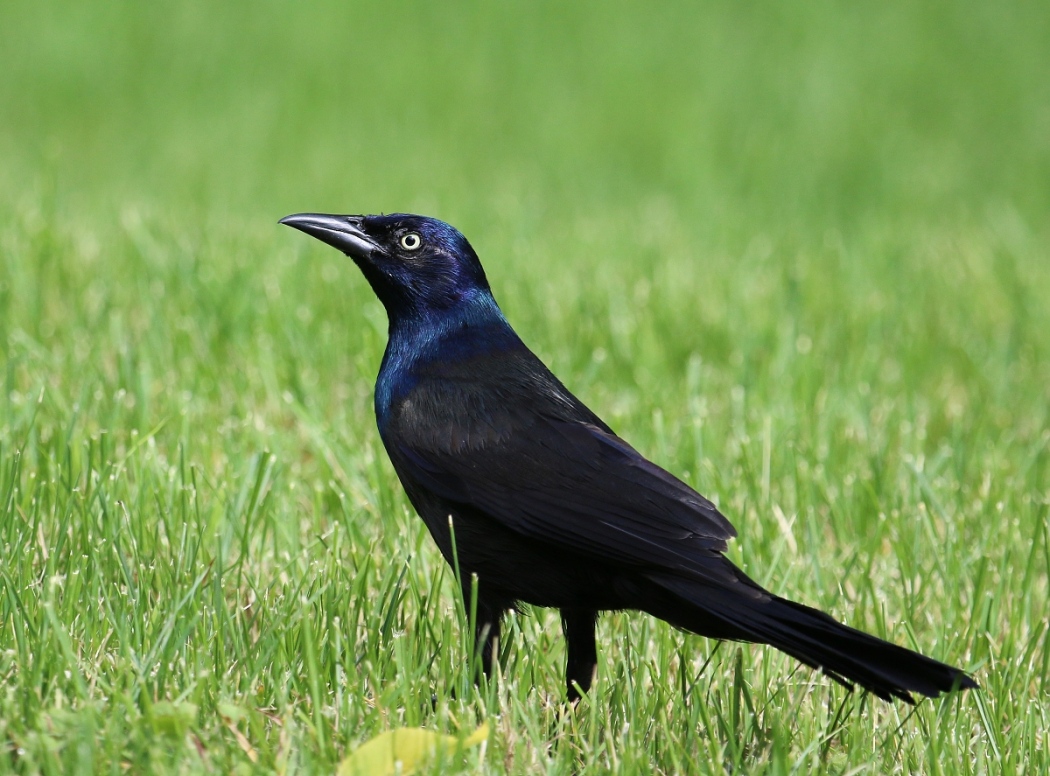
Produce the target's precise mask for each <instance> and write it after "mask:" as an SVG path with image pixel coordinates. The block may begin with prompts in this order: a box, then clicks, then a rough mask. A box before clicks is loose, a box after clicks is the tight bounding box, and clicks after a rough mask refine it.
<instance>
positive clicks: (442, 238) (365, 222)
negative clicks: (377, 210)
mask: <svg viewBox="0 0 1050 776" xmlns="http://www.w3.org/2000/svg"><path fill="white" fill-rule="evenodd" d="M281 223H282V224H286V225H287V226H292V227H295V228H296V229H298V230H300V231H302V232H306V233H307V234H308V235H310V236H311V237H316V238H317V239H318V240H320V241H321V242H324V243H327V244H328V245H331V246H332V247H333V248H338V249H339V250H341V251H342V252H343V253H345V254H346V255H347V256H349V257H350V258H352V259H353V260H354V262H355V263H356V264H357V266H358V267H360V268H361V271H362V272H363V273H364V275H365V277H366V278H367V279H368V282H369V283H370V284H371V286H372V289H373V290H374V291H375V292H376V296H378V297H379V299H380V301H381V302H382V303H383V305H384V306H385V307H386V309H387V314H388V315H389V316H390V318H391V320H392V321H393V320H394V319H396V318H399V317H402V316H406V315H412V314H413V313H424V314H426V313H428V312H439V311H442V310H447V309H449V308H452V307H455V306H456V305H458V304H460V303H461V302H463V301H466V300H468V299H470V298H472V297H474V296H476V295H477V294H479V293H481V294H484V295H486V296H489V297H490V296H491V292H490V291H489V284H488V280H487V279H486V278H485V271H484V270H483V269H482V268H481V262H480V261H478V256H477V254H476V253H474V249H473V248H471V247H470V243H469V242H467V238H466V237H464V236H463V235H462V234H460V233H459V231H458V230H457V229H455V228H454V227H452V226H449V225H448V224H446V223H445V222H444V221H438V220H437V219H436V218H427V217H426V216H414V215H410V214H407V213H394V214H392V215H388V216H336V215H324V214H320V213H299V214H297V215H294V216H287V217H285V218H282V219H281Z"/></svg>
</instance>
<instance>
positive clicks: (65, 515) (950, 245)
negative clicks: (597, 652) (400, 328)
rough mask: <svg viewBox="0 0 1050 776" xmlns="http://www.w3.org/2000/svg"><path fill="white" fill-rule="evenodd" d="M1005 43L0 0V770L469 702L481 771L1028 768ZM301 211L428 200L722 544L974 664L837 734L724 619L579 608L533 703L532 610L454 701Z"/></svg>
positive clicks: (724, 8) (472, 10) (1032, 539)
mask: <svg viewBox="0 0 1050 776" xmlns="http://www.w3.org/2000/svg"><path fill="white" fill-rule="evenodd" d="M1048 74H1050V6H1047V4H1045V3H1016V4H1002V3H999V4H996V3H982V2H958V3H947V2H929V3H908V2H887V3H854V4H844V3H843V4H834V3H798V4H782V3H765V2H763V3H735V2H711V3H700V4H696V3H685V2H675V3H660V4H654V3H641V2H638V3H631V2H618V3H609V2H604V3H597V2H578V3H557V2H535V3H507V2H498V3H470V2H452V3H422V2H406V3H378V2H377V3H357V2H338V3H337V2H310V3H286V2H276V1H275V0H263V1H261V2H252V3H249V2H240V1H237V2H225V3H204V2H191V1H190V0H180V1H177V2H169V3H132V2H112V3H72V2H50V3H31V2H25V1H24V0H6V1H5V2H4V3H3V5H2V6H0V369H2V374H3V380H4V385H3V392H2V395H0V501H2V504H3V512H2V514H0V551H2V553H3V558H2V561H0V680H2V682H3V685H2V686H3V692H4V695H3V697H0V773H5V772H8V771H16V772H34V771H36V770H44V771H52V772H73V771H74V770H75V769H77V768H79V769H80V770H81V772H93V771H96V770H115V769H116V770H119V769H124V768H128V767H131V768H132V769H135V770H154V771H159V770H163V769H164V768H168V767H170V768H172V769H174V770H181V772H195V771H197V770H202V771H208V770H215V771H222V772H227V771H230V770H233V769H235V768H244V769H249V770H262V771H265V772H290V771H295V770H297V769H298V770H312V769H319V770H331V769H332V768H334V766H335V764H336V763H337V762H338V761H339V759H340V758H341V757H342V756H343V755H344V754H345V753H346V752H347V751H349V750H350V749H352V748H353V747H354V746H356V745H357V744H358V743H360V742H361V741H362V740H365V739H366V738H368V737H369V736H371V735H373V734H375V733H377V732H379V731H381V730H385V729H387V728H389V727H391V726H394V725H396V724H410V725H423V726H425V727H428V728H432V729H440V730H442V731H444V732H448V731H449V730H453V729H455V727H456V726H457V725H458V724H459V723H460V722H462V724H463V726H464V728H465V729H470V728H472V727H473V724H474V721H475V720H473V719H472V716H474V715H477V716H480V717H485V718H491V717H492V716H493V715H501V716H500V719H501V720H502V722H501V723H500V725H499V726H497V731H496V732H495V733H494V736H493V739H492V741H491V742H490V750H489V754H488V757H487V759H485V758H484V757H482V756H480V755H475V759H474V760H471V761H469V762H467V764H466V766H464V767H469V768H472V769H475V768H476V769H480V770H488V771H492V772H504V771H506V772H521V773H534V772H538V771H547V772H559V773H560V772H577V771H578V770H584V771H587V769H593V770H594V771H595V772H604V771H608V770H622V771H624V772H631V770H632V768H642V769H645V770H647V772H652V771H657V772H659V771H663V772H676V771H678V772H680V771H681V770H682V769H683V767H685V765H684V764H695V765H696V767H697V768H698V769H699V770H712V771H717V772H723V771H724V768H725V767H730V768H732V769H735V770H740V769H743V770H748V771H749V772H764V771H767V770H768V771H769V772H782V771H783V770H784V769H786V768H790V767H792V766H793V765H796V766H798V767H800V768H801V769H804V770H809V769H812V770H814V771H817V772H827V771H828V770H835V769H836V768H838V769H842V770H848V769H849V768H860V769H863V768H869V769H873V770H877V771H888V770H905V771H908V772H920V771H923V770H927V769H933V768H935V767H937V765H938V763H942V762H948V763H954V766H953V767H954V769H955V770H959V771H962V772H967V771H974V772H989V771H992V772H1010V771H1013V770H1019V771H1027V772H1040V771H1041V770H1044V769H1045V767H1046V741H1045V730H1046V729H1047V728H1048V727H1050V712H1048V709H1047V683H1046V682H1047V680H1046V673H1047V664H1048V660H1050V657H1048V654H1050V653H1048V651H1047V647H1046V641H1045V634H1046V633H1047V608H1046V597H1047V573H1048V568H1050V560H1048V559H1050V552H1048V551H1047V536H1046V524H1047V505H1048V503H1050V490H1048V489H1050V460H1048V458H1050V455H1048V452H1047V450H1048V444H1050V432H1048V418H1047V407H1048V405H1050V251H1048V246H1050V218H1048V214H1050V77H1048ZM307 210H309V211H321V212H345V213H359V212H365V213H368V212H380V211H385V212H394V211H410V212H420V213H424V214H427V215H433V216H437V217H440V218H443V219H445V220H447V221H449V222H451V223H453V224H454V225H456V226H457V227H459V228H460V229H461V230H462V231H463V232H464V233H465V234H466V235H467V236H468V237H469V238H470V240H471V242H472V243H473V245H474V246H475V248H476V249H477V250H478V252H479V254H480V255H481V258H482V260H483V262H484V263H485V266H486V269H487V271H488V275H489V278H490V280H491V282H492V285H493V288H494V291H495V293H496V296H497V299H498V300H499V301H500V303H501V305H502V307H503V308H504V310H505V311H506V312H507V314H508V317H509V318H510V319H511V321H512V322H513V323H514V325H515V326H516V327H517V328H518V330H519V332H520V333H522V335H523V337H524V338H525V340H526V341H527V342H528V343H530V345H532V346H533V347H534V349H535V350H536V351H537V352H538V353H539V354H540V355H541V357H543V358H544V360H545V361H547V363H549V364H550V365H551V366H552V368H554V370H555V371H556V372H557V373H558V374H559V375H560V376H561V377H562V378H563V380H564V381H565V382H566V383H567V384H568V385H569V386H570V388H572V389H573V390H575V391H576V392H578V393H579V394H580V395H581V397H582V398H584V400H585V401H587V402H588V404H590V405H591V406H592V407H593V408H594V409H595V410H596V411H598V412H599V414H601V415H603V416H604V417H606V418H607V419H608V420H609V421H610V422H611V423H612V424H613V425H614V427H615V428H616V429H617V430H618V431H619V432H620V433H621V434H622V435H623V436H625V437H626V438H627V439H628V440H630V441H631V442H632V443H633V444H635V445H636V446H637V447H639V449H641V450H643V451H644V452H645V453H647V454H649V455H651V456H652V457H654V458H655V460H657V461H658V462H659V463H661V464H663V465H665V466H667V467H668V468H670V469H671V470H672V471H674V472H675V473H676V474H679V475H680V476H682V477H683V478H685V479H686V480H687V481H689V482H691V483H692V484H694V485H696V486H697V487H698V488H699V489H701V490H702V491H703V492H704V493H706V494H708V495H711V496H712V497H714V498H715V499H716V500H718V501H719V503H720V505H721V506H722V507H723V511H726V513H727V514H729V516H730V517H731V519H732V520H733V521H734V523H735V524H736V525H737V526H738V528H740V529H741V535H742V537H744V538H743V540H742V541H740V542H738V543H737V545H736V546H734V548H733V550H732V552H733V557H734V558H735V559H736V560H737V561H738V562H741V563H742V564H744V566H745V568H746V569H747V570H748V572H749V573H751V574H752V575H753V576H756V577H757V578H758V579H759V581H762V582H764V583H766V584H769V585H771V586H773V588H774V589H775V590H776V591H777V592H781V593H785V594H790V595H791V596H792V597H797V598H800V599H802V600H805V601H807V602H809V603H812V604H814V605H820V606H822V607H824V608H827V609H830V610H832V611H833V612H834V613H835V614H836V615H837V616H839V617H840V618H841V619H846V620H849V621H850V622H851V623H853V624H855V625H857V626H858V627H864V628H866V629H869V630H873V631H876V632H879V633H880V634H882V635H884V636H887V637H889V638H893V639H894V640H897V641H900V642H901V643H908V644H910V645H911V646H914V647H916V648H922V649H923V650H924V651H927V652H929V653H931V654H934V655H935V656H937V657H938V658H941V659H944V660H948V661H949V662H953V663H956V664H960V665H963V666H965V667H967V668H968V669H971V670H977V671H978V679H979V681H980V682H981V683H982V685H983V686H984V687H985V691H984V694H970V695H967V696H965V700H960V701H949V702H945V704H944V705H938V706H933V707H932V708H928V707H924V708H923V709H921V710H920V714H919V715H918V717H917V718H916V719H913V720H910V721H909V722H908V723H906V724H905V725H904V726H902V727H899V728H898V725H899V723H900V720H899V719H897V718H896V716H895V715H896V714H897V712H896V711H885V710H883V711H879V712H878V713H874V712H872V713H870V714H869V711H868V710H867V709H865V711H864V713H863V714H862V713H860V712H858V713H856V714H855V715H854V716H852V717H849V718H848V719H849V721H848V722H847V723H846V724H845V726H842V727H839V726H837V723H836V721H835V719H834V716H833V715H829V714H823V713H822V710H821V702H820V700H819V699H818V698H812V699H810V698H806V697H805V695H806V692H807V691H809V692H813V693H816V692H829V693H832V699H833V700H834V699H837V698H839V697H840V696H839V695H835V694H834V693H836V692H837V691H836V690H830V691H829V690H825V689H823V688H824V687H825V685H827V684H828V683H827V682H823V683H822V682H821V680H819V679H817V680H815V682H816V686H817V687H818V688H820V689H819V690H814V689H813V688H812V687H810V686H809V685H807V684H805V682H803V683H802V686H801V687H799V685H798V682H799V681H801V680H799V679H798V678H797V676H796V675H795V674H791V673H790V672H791V670H792V667H793V666H792V664H791V663H790V661H784V660H783V659H781V658H780V657H778V656H776V655H773V654H771V651H761V650H757V649H755V650H749V649H743V650H740V651H739V652H738V651H733V650H735V649H736V648H729V647H724V648H723V651H722V652H720V653H718V654H719V656H720V657H719V658H718V659H716V660H715V661H714V662H713V664H712V665H713V667H712V668H711V669H709V672H708V673H707V674H705V675H704V676H703V677H702V678H701V679H700V684H701V685H702V686H703V687H704V688H706V689H705V690H704V692H706V693H708V694H707V695H706V696H704V698H695V699H693V700H692V701H690V702H689V703H683V701H682V698H681V697H679V696H677V695H675V692H676V688H679V685H680V683H681V682H685V679H683V678H681V677H684V676H685V675H686V674H688V673H689V672H688V671H687V670H686V667H687V666H688V665H689V663H688V661H689V660H690V659H692V658H693V657H697V658H698V659H699V660H700V662H701V663H702V662H703V659H704V658H705V657H706V654H707V653H709V652H710V649H711V645H709V644H708V643H707V642H705V641H704V640H702V639H688V640H685V641H684V643H685V644H686V645H687V647H686V648H683V649H685V651H684V652H678V651H677V650H678V646H677V645H679V644H681V643H683V640H684V639H685V637H683V636H682V635H681V634H677V633H674V632H672V631H670V630H668V629H666V628H663V626H659V625H654V624H652V623H651V622H649V621H648V620H647V619H646V618H639V617H634V618H631V617H627V616H623V617H621V616H611V617H609V618H606V619H605V620H603V625H602V628H603V631H602V636H601V638H602V639H603V641H604V643H606V645H607V647H608V648H607V650H606V651H605V652H604V653H603V654H604V657H603V659H604V660H605V662H604V663H603V665H602V667H601V668H600V672H599V678H601V676H603V675H604V676H606V677H607V678H609V679H610V681H606V682H605V683H602V682H601V681H599V684H598V685H597V688H598V689H597V690H596V692H597V693H598V696H597V698H596V701H595V705H594V707H593V709H594V711H593V714H592V713H591V712H590V711H589V712H588V715H589V716H583V715H581V716H580V717H579V718H578V719H577V720H575V721H566V717H565V716H559V715H558V714H557V713H556V712H554V711H552V708H554V702H555V700H556V698H557V692H558V688H560V682H561V678H560V675H561V661H562V659H563V653H562V652H561V651H560V650H561V648H562V647H561V642H560V638H559V637H558V633H557V625H556V622H555V621H554V620H552V619H550V617H549V616H548V615H543V614H541V613H536V615H535V617H532V618H521V619H520V622H518V621H515V623H514V625H513V627H512V629H511V633H512V634H516V636H515V639H514V640H513V641H512V642H511V644H510V645H509V649H508V652H509V654H508V656H507V659H508V660H509V661H510V663H509V664H508V667H507V671H506V684H504V685H501V687H500V689H499V690H498V692H497V691H496V690H491V691H490V690H486V691H485V692H484V693H481V694H480V695H478V696H471V695H470V691H469V689H468V688H469V686H470V682H469V677H466V676H465V675H466V670H465V667H464V665H463V661H462V659H461V657H462V644H461V641H460V640H459V637H458V635H457V634H458V630H456V628H457V627H458V626H457V625H455V623H456V620H455V614H454V611H453V609H452V607H453V602H454V598H453V596H452V594H451V589H452V586H451V584H450V583H449V580H448V579H447V577H443V576H441V575H442V574H443V572H442V564H441V561H440V558H438V557H437V553H436V552H435V551H434V550H433V548H432V547H431V546H430V544H429V539H428V537H426V535H425V533H424V531H423V528H422V525H421V523H420V522H419V521H418V519H416V518H415V517H414V516H413V515H411V513H410V512H409V510H408V508H407V504H406V502H405V500H404V497H403V495H402V494H401V491H400V488H399V486H398V485H397V482H396V480H395V478H394V476H393V473H392V471H391V470H390V469H389V467H388V465H387V464H386V461H385V457H384V454H383V452H382V450H381V447H380V445H379V443H378V440H377V438H376V433H375V431H374V420H373V417H372V414H371V412H372V411H371V386H372V380H373V378H374V375H375V371H376V369H377V367H378V361H379V358H380V356H381V353H382V348H383V345H384V342H385V319H384V315H383V311H382V308H381V307H380V306H379V304H378V302H377V301H376V300H375V299H374V298H373V297H372V295H371V292H370V291H369V290H368V288H367V286H366V284H365V283H364V282H363V280H362V279H361V278H360V277H359V276H358V273H357V271H356V270H355V269H354V268H353V267H352V266H351V265H350V264H349V263H348V262H347V261H346V260H345V259H343V257H341V256H339V255H338V254H336V253H335V252H334V251H331V250H330V249H326V248H324V247H323V246H321V245H320V244H318V243H316V242H315V241H311V240H308V239H307V238H305V237H304V236H303V235H300V234H297V233H293V232H292V231H291V230H288V229H283V228H281V227H278V226H277V224H276V221H277V219H278V218H280V217H281V216H284V215H286V214H289V213H293V212H299V211H307ZM842 569H845V571H844V572H843V571H841V570H842ZM840 572H841V573H840ZM402 575H403V576H402ZM435 591H436V592H435ZM449 623H452V624H451V625H450V624H449ZM442 629H444V630H442ZM518 630H520V631H521V632H520V633H519V632H518ZM404 633H409V634H411V639H408V640H400V641H399V640H398V637H397V634H404ZM622 644H634V645H636V651H632V650H631V649H627V648H624V647H622V646H617V645H622ZM686 655H689V657H687V656H686ZM741 655H742V657H740V656H741ZM740 661H742V662H740ZM734 665H735V668H734ZM694 669H695V670H699V665H694ZM624 676H637V677H638V680H637V684H633V683H630V682H626V683H625V682H624V681H623V677H624ZM616 677H618V678H619V679H618V680H617V679H615V678H616ZM791 677H795V679H794V680H793V679H792V678H791ZM793 681H794V684H793V683H792V682H793ZM453 686H458V687H460V692H461V694H460V695H459V699H458V700H456V699H455V698H451V697H449V695H448V693H449V691H450V690H451V688H452V687H453ZM534 686H535V687H537V688H539V689H537V690H534V689H533V687H534ZM682 686H684V684H683V685H682ZM421 687H422V688H424V689H423V690H421V689H420V688H421ZM624 688H627V689H624ZM749 688H750V689H749ZM785 688H786V689H785ZM431 689H433V691H435V692H437V693H439V694H440V698H439V702H437V703H436V705H435V707H434V708H433V709H429V708H425V707H424V706H425V704H424V706H421V705H420V704H419V703H418V699H419V697H422V696H426V695H428V693H429V692H430V691H431ZM494 692H496V694H495V695H494V694H493V693H494ZM698 692H699V690H698ZM750 692H753V693H755V695H756V698H755V701H754V703H753V704H749V703H745V702H744V701H743V700H741V699H742V698H744V697H745V695H747V693H750ZM500 693H502V694H500ZM734 693H735V694H734ZM421 694H422V695H421ZM747 697H748V698H750V696H749V695H747ZM820 697H822V696H820ZM712 698H713V699H714V700H712ZM547 701H549V702H547ZM723 701H724V702H723ZM836 702H837V701H836ZM734 703H735V704H736V705H733V704H734ZM158 704H159V705H158ZM472 704H473V705H472ZM706 705H710V708H712V709H713V710H712V711H711V712H710V713H711V715H712V716H711V717H710V718H708V717H707V716H705V715H706V714H707V712H706V711H703V709H704V708H706ZM741 709H745V711H744V712H741ZM880 709H881V707H880ZM900 714H901V716H902V717H903V715H904V712H900ZM464 720H468V721H464ZM654 721H655V722H654ZM576 725H579V729H577V728H576V727H575V726H576ZM654 725H655V726H656V727H657V728H659V729H660V730H661V731H673V730H678V728H676V727H675V726H676V725H678V726H680V730H679V733H673V732H666V734H664V733H661V734H659V735H658V734H657V733H655V732H653V730H652V727H653V726H654ZM552 730H553V731H554V732H552ZM895 730H903V731H905V732H903V733H898V734H897V735H898V736H899V737H895V736H894V735H893V734H888V731H895ZM173 731H174V732H173ZM234 731H236V732H234ZM522 731H525V732H522ZM611 731H618V732H616V733H615V734H614V733H612V732H611ZM697 731H700V733H701V735H700V740H701V742H702V743H698V742H697V740H696V736H695V734H696V733H697ZM1040 731H1042V732H1040ZM606 732H608V733H609V735H608V736H606ZM561 737H564V738H566V739H567V740H569V741H570V742H572V743H571V745H570V744H566V745H565V746H563V747H561V748H558V749H550V750H546V749H545V748H544V747H545V746H546V745H547V744H548V743H549V741H550V740H555V739H558V738H561ZM249 742H250V743H249ZM829 742H832V743H830V744H829ZM246 746H247V748H246ZM617 747H619V748H617ZM249 750H251V751H252V752H253V753H254V754H253V755H249ZM173 753H174V755H176V756H175V757H174V759H171V758H172V755H173ZM479 758H480V759H479ZM949 770H951V769H949Z"/></svg>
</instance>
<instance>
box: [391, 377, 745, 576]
mask: <svg viewBox="0 0 1050 776" xmlns="http://www.w3.org/2000/svg"><path fill="white" fill-rule="evenodd" d="M547 374H548V375H549V373H547ZM550 381H553V382H549V381H541V382H543V383H545V384H544V385H541V386H537V385H514V384H513V383H512V384H510V385H507V384H502V385H500V386H499V387H495V386H492V385H491V384H490V387H488V388H486V387H485V386H484V385H481V386H479V385H477V384H468V385H464V384H463V383H462V382H460V381H451V382H446V381H443V380H427V381H423V382H421V383H420V384H418V385H417V387H416V388H415V389H414V390H412V391H410V392H409V393H408V394H407V395H406V396H405V397H404V399H403V400H402V401H401V402H399V403H398V406H397V408H396V411H395V412H394V413H393V414H392V417H391V419H390V422H389V424H388V425H387V428H386V433H384V434H383V437H384V442H385V443H386V445H387V448H388V450H389V452H390V455H391V458H392V460H393V461H394V463H395V466H396V467H397V468H398V470H399V472H400V473H401V474H402V475H403V476H408V477H409V478H411V479H412V480H413V481H414V483H415V484H417V485H418V486H421V487H423V488H426V489H427V490H429V491H430V492H432V493H434V494H436V495H438V496H440V497H442V498H444V499H447V500H448V501H451V502H457V503H462V504H468V505H470V506H473V507H475V508H477V509H479V510H481V511H483V512H484V513H485V514H487V515H489V516H490V517H492V518H493V519H495V520H498V521H499V522H500V523H501V524H503V525H504V526H506V527H507V528H510V529H512V530H514V531H516V532H518V533H520V534H522V535H523V536H527V537H529V538H531V539H533V540H537V541H541V542H546V543H550V544H552V545H558V546H562V547H564V546H572V547H573V549H574V550H577V551H579V552H580V553H582V554H584V555H587V556H590V557H592V558H595V559H598V560H603V561H614V562H618V563H624V564H629V565H636V566H645V567H649V568H653V569H666V570H671V569H678V570H681V571H689V570H693V571H702V569H703V568H706V565H707V564H705V563H704V560H708V559H710V558H711V557H712V555H715V554H720V553H721V552H723V551H725V549H726V542H727V540H728V539H730V538H732V537H734V536H735V535H736V530H735V529H734V528H733V526H732V524H731V523H730V522H729V521H728V520H727V519H726V518H725V517H723V516H722V514H720V513H719V511H718V510H717V509H716V508H715V506H714V504H712V503H711V502H710V501H708V500H707V499H706V498H704V497H703V496H701V495H700V494H699V493H697V492H696V491H694V490H693V489H692V488H690V487H689V486H688V485H686V484H685V483H683V482H682V481H681V480H679V479H677V478H676V477H674V476H673V475H671V474H670V473H668V472H666V471H664V470H663V469H661V468H660V467H659V466H657V465H655V464H653V463H651V462H650V461H648V460H646V459H645V458H644V457H643V456H642V455H641V454H640V453H638V451H636V450H635V449H634V448H632V447H631V446H630V445H628V444H627V443H626V442H624V441H623V440H622V439H620V438H619V437H617V436H616V435H615V434H614V433H612V431H611V430H610V429H609V428H608V427H607V426H605V424H604V423H602V422H601V421H600V420H599V419H598V418H597V417H596V416H594V415H593V414H592V413H591V412H590V411H589V410H587V408H586V407H584V406H583V405H582V404H580V403H579V401H578V400H577V399H575V397H573V396H572V395H571V394H569V393H568V391H565V390H564V388H562V387H561V384H560V383H558V382H557V381H556V380H555V379H554V378H553V376H551V377H550Z"/></svg>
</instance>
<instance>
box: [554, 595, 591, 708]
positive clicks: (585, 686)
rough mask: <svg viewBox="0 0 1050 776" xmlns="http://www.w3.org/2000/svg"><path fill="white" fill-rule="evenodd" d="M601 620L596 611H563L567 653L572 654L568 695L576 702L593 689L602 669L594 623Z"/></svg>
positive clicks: (562, 620) (567, 669)
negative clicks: (597, 673)
mask: <svg viewBox="0 0 1050 776" xmlns="http://www.w3.org/2000/svg"><path fill="white" fill-rule="evenodd" d="M597 618H598V612H596V611H594V610H593V609H562V610H561V630H562V633H564V634H565V644H566V650H567V652H568V653H569V659H568V661H567V665H566V666H565V682H566V684H567V686H568V690H567V692H566V694H567V696H568V698H569V701H570V702H572V703H575V702H576V701H578V700H579V699H580V693H581V692H587V691H588V690H589V689H591V680H593V679H594V672H595V669H597V668H598V648H597V646H595V643H594V623H595V620H597ZM577 685H579V689H578V690H577V689H576V686H577Z"/></svg>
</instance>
